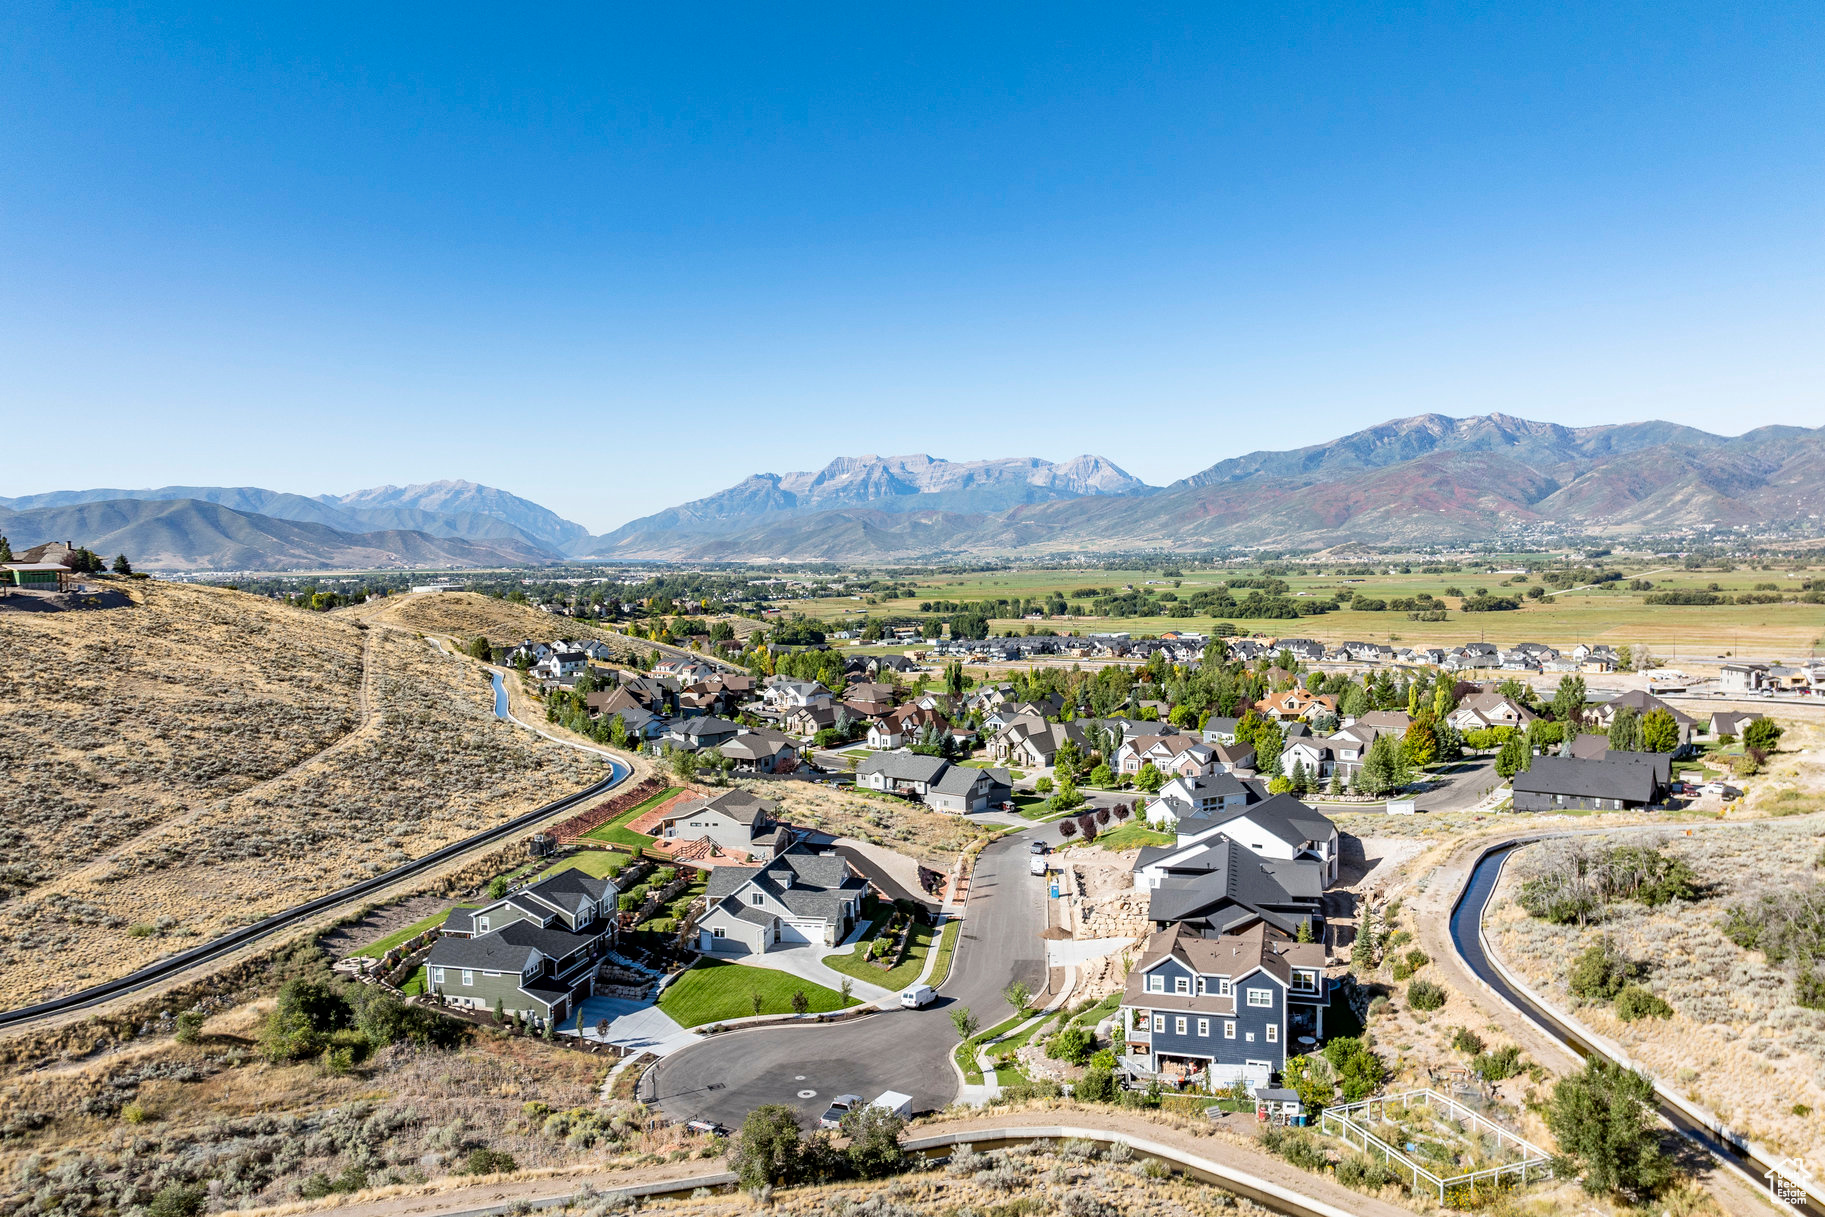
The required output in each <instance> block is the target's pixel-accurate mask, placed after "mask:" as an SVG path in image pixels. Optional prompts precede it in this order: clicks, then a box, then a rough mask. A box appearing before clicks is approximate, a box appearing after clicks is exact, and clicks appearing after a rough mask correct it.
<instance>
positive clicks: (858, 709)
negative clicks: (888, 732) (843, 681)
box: [843, 680, 894, 718]
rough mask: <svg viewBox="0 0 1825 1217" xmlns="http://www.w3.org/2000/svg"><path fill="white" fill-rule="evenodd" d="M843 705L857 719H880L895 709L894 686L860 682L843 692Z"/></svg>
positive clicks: (866, 681) (865, 681)
mask: <svg viewBox="0 0 1825 1217" xmlns="http://www.w3.org/2000/svg"><path fill="white" fill-rule="evenodd" d="M843 704H844V705H845V706H848V707H849V709H850V712H851V713H853V714H854V715H855V716H856V717H857V718H879V717H880V716H881V715H883V714H886V713H888V712H889V711H891V710H892V709H893V708H894V696H893V686H892V685H880V684H875V683H874V682H873V681H868V680H858V681H856V682H855V683H854V684H852V685H850V686H849V687H848V688H847V689H845V690H844V691H843Z"/></svg>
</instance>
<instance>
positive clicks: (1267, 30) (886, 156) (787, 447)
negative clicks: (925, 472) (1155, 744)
mask: <svg viewBox="0 0 1825 1217" xmlns="http://www.w3.org/2000/svg"><path fill="white" fill-rule="evenodd" d="M123 7H124V6H123ZM214 7H215V11H213V12H212V11H209V9H207V8H205V7H203V6H198V7H196V8H193V9H179V8H177V7H174V6H170V5H163V4H157V3H147V4H143V5H137V6H134V7H133V11H131V12H127V11H118V12H107V11H103V10H102V8H101V6H99V5H87V4H77V5H69V4H60V5H50V4H45V3H40V2H38V0H17V2H15V3H12V4H8V5H6V6H4V7H3V8H0V403H3V409H0V413H4V416H5V427H4V430H3V431H0V435H3V436H4V441H0V442H4V444H5V446H6V448H7V449H8V450H9V455H11V457H12V459H9V460H8V461H7V463H6V464H7V474H6V475H5V477H4V479H0V494H25V493H33V492H38V491H43V490H50V489H60V488H74V487H79V486H93V485H128V486H152V485H160V484H165V483H172V482H180V483H208V484H237V485H263V486H269V487H272V488H275V489H282V490H293V491H300V492H306V493H316V492H320V491H344V490H351V489H355V488H357V487H361V486H367V485H373V484H377V483H381V482H399V483H404V482H408V481H423V480H430V479H434V478H439V477H466V478H471V479H474V480H476V481H482V482H487V483H490V484H493V485H498V486H502V487H504V488H506V489H509V490H512V491H514V492H516V493H519V494H523V495H526V496H527V497H530V498H533V499H536V500H539V501H541V502H544V503H546V504H548V505H549V506H551V507H553V508H555V509H557V510H559V511H561V512H563V513H565V514H567V515H569V516H571V517H573V518H575V519H577V520H579V521H580V522H582V523H584V524H586V525H588V526H590V527H591V528H593V529H606V528H608V527H611V526H613V525H615V524H618V523H620V522H622V521H624V520H626V519H628V518H630V517H632V516H635V515H639V514H643V513H644V512H646V511H648V510H652V509H655V508H657V507H661V506H666V505H670V504H672V503H675V502H678V501H680V500H682V499H685V498H689V497H695V496H697V495H700V494H704V493H708V492H710V491H713V490H716V489H718V488H720V487H722V486H724V485H727V484H729V483H731V482H733V481H735V480H737V479H738V478H739V477H741V476H743V475H745V474H748V473H750V472H755V471H759V470H766V469H770V470H776V471H784V470H786V469H793V468H807V467H816V466H819V465H821V464H823V463H824V462H825V461H827V460H828V459H829V458H831V457H832V456H836V455H840V454H855V453H862V452H882V453H887V452H908V451H927V452H931V453H933V454H934V455H938V456H946V457H951V458H954V459H961V458H974V457H984V456H1012V455H1035V456H1043V457H1049V458H1065V457H1069V456H1073V455H1076V454H1077V453H1079V452H1082V451H1093V452H1098V453H1101V454H1103V455H1106V456H1108V457H1110V458H1111V459H1113V460H1115V461H1116V462H1117V463H1119V464H1121V465H1123V466H1124V467H1126V468H1127V469H1129V470H1130V471H1131V472H1133V473H1135V474H1137V475H1139V476H1141V477H1144V478H1146V479H1147V480H1149V481H1152V482H1155V483H1164V482H1167V481H1171V480H1173V479H1175V478H1178V477H1181V476H1184V475H1186V474H1189V473H1192V472H1194V471H1196V470H1198V469H1201V468H1203V467H1204V466H1206V465H1208V464H1210V463H1212V462H1214V461H1216V460H1218V459H1220V458H1222V457H1224V456H1229V455H1234V454H1236V453H1238V452H1242V451H1246V450H1249V449H1252V448H1257V447H1290V446H1295V445H1297V444H1301V443H1306V442H1312V441H1316V440H1322V439H1327V438H1331V437H1333V436H1335V435H1338V434H1342V433H1344V432H1347V431H1350V430H1353V429H1355V428H1357V427H1358V426H1361V425H1365V424H1369V423H1373V422H1378V421H1382V420H1384V419H1386V418H1391V417H1397V416H1401V415H1406V414H1412V413H1418V412H1421V411H1427V410H1437V411H1441V412H1445V413H1450V414H1459V415H1462V414H1474V413H1482V412H1486V411H1490V410H1501V411H1506V412H1509V413H1514V414H1520V415H1525V416H1529V417H1535V418H1545V419H1551V420H1555V421H1562V422H1567V423H1594V422H1610V421H1626V420H1631V419H1640V418H1651V417H1664V418H1670V419H1675V420H1679V421H1684V422H1689V423H1692V424H1695V425H1699V426H1705V427H1708V428H1710V429H1712V430H1717V431H1724V432H1738V431H1742V430H1745V429H1747V428H1749V427H1752V426H1756V425H1760V424H1762V423H1770V422H1786V423H1801V424H1806V425H1813V426H1816V425H1819V424H1820V423H1822V422H1825V391H1822V388H1825V341H1822V336H1825V256H1822V255H1825V191H1822V190H1821V186H1822V185H1825V180H1822V179H1825V158H1822V153H1825V68H1822V67H1821V64H1822V63H1825V56H1821V54H1820V47H1821V46H1825V9H1822V8H1821V7H1820V6H1819V5H1818V4H1817V3H1814V2H1810V0H1809V2H1807V3H1792V4H1786V3H1769V4H1760V5H1745V6H1720V5H1717V4H1714V3H1701V4H1688V5H1681V4H1673V3H1666V2H1664V0H1661V2H1655V3H1649V4H1640V5H1569V4H1568V5H1562V6H1557V7H1558V8H1559V9H1560V10H1562V11H1560V12H1558V13H1546V14H1542V13H1540V12H1538V11H1535V12H1531V13H1530V12H1523V11H1522V10H1527V9H1531V10H1539V9H1541V8H1542V7H1545V6H1539V5H1515V4H1489V3H1483V4H1477V5H1461V6H1451V5H1435V4H1402V5H1365V4H1337V5H1300V4H1275V5H1216V4H1196V5H1185V6H1182V7H1180V8H1177V9H1167V8H1145V9H1141V8H1138V7H1136V6H1126V5H1123V6H1110V5H1058V4H1046V5H1040V4H1032V5H1023V6H984V5H980V4H970V5H955V6H944V5H894V6H877V5H853V4H845V5H829V6H823V7H813V6H809V5H770V6H769V5H736V4H726V5H720V6H717V5H699V6H676V5H669V6H659V5H648V6H620V7H619V8H613V9H611V8H609V7H608V6H601V5H590V6H578V7H576V8H574V9H569V10H563V9H558V8H554V7H552V6H500V5H496V6H489V7H488V8H469V7H465V6H460V5H453V4H437V5H425V6H421V7H408V6H405V5H393V4H362V5H354V4H333V3H326V4H308V5H291V6H276V5H263V4H239V5H229V4H222V5H218V6H214ZM281 8H283V11H280V10H281ZM637 9H645V10H660V9H665V10H669V11H667V12H665V13H663V14H661V15H654V14H653V12H652V11H645V12H643V11H637ZM687 10H688V11H687ZM22 452H24V453H30V454H31V456H32V458H33V459H20V457H19V454H20V453H22Z"/></svg>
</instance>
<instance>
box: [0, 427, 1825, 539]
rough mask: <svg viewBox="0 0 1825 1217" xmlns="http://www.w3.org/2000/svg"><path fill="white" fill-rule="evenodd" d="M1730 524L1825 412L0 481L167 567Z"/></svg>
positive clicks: (1809, 441) (1804, 523)
mask: <svg viewBox="0 0 1825 1217" xmlns="http://www.w3.org/2000/svg"><path fill="white" fill-rule="evenodd" d="M1736 526H1749V527H1757V526H1770V527H1775V528H1792V529H1794V530H1796V531H1800V532H1810V533H1812V534H1815V535H1816V534H1818V533H1821V532H1825V427H1821V428H1818V429H1815V430H1808V429H1806V428H1803V427H1762V428H1759V429H1757V430H1755V431H1750V432H1748V433H1746V434H1744V435H1739V436H1734V437H1726V436H1718V435H1712V434H1710V433H1708V432H1704V431H1700V430H1697V429H1695V428H1692V427H1685V426H1680V425H1677V424H1673V423H1667V422H1642V423H1629V424H1622V425H1617V426H1600V427H1565V426H1560V425H1558V424H1555V423H1542V422H1534V421H1531V420H1528V419H1523V418H1515V417H1512V416H1508V415H1502V414H1489V415H1481V416H1478V417H1473V418H1461V419H1460V418H1450V417H1447V416H1445V415H1440V414H1422V415H1417V416H1415V417H1412V418H1404V419H1394V420H1391V421H1389V422H1385V423H1381V424H1378V425H1376V426H1373V427H1367V428H1364V429H1363V430H1361V431H1357V432H1355V433H1353V434H1350V435H1346V436H1343V437H1341V438H1339V439H1335V440H1331V441H1328V442H1326V443H1321V444H1311V445H1307V446H1305V447H1302V448H1298V449H1293V450H1290V451H1266V450H1264V451H1258V452H1251V453H1246V454H1244V455H1242V456H1237V457H1231V458H1227V459H1225V460H1222V461H1218V462H1216V463H1215V464H1213V465H1210V466H1209V467H1207V468H1205V469H1203V470H1202V471H1200V472H1198V473H1195V474H1192V475H1191V476H1189V477H1186V478H1183V479H1181V480H1179V481H1177V482H1174V483H1173V484H1172V485H1170V486H1167V487H1165V488H1163V489H1160V488H1156V487H1152V486H1149V485H1147V484H1146V483H1144V482H1142V481H1140V480H1139V479H1137V478H1135V477H1133V476H1131V475H1130V474H1128V473H1126V472H1125V471H1123V470H1122V469H1120V468H1119V467H1118V466H1116V465H1114V464H1113V463H1111V462H1109V461H1108V460H1106V459H1104V458H1102V457H1097V456H1081V457H1078V458H1076V459H1075V460H1071V461H1064V462H1059V463H1051V462H1047V461H1043V460H1038V459H1036V458H1012V459H1004V460H982V461H946V460H940V459H937V458H935V457H931V456H927V455H923V454H918V455H912V456H889V457H881V456H857V457H842V458H838V459H837V460H833V461H831V462H830V463H829V464H827V465H825V466H824V467H823V468H822V469H818V470H808V471H801V472H794V473H786V474H775V473H764V474H755V475H753V476H751V477H748V478H745V479H743V480H742V481H741V482H738V483H737V484H736V485H734V486H731V487H729V488H728V489H726V490H723V491H719V492H718V493H716V494H713V495H710V496H707V497H705V498H701V499H696V500H693V501H691V502H688V503H683V504H680V505H678V506H676V507H670V508H667V509H665V510H663V511H659V512H655V513H653V514H651V515H648V516H644V517H642V518H640V519H638V520H634V521H632V522H630V523H628V524H625V525H623V526H622V527H620V528H618V529H615V530H614V531H613V532H610V533H607V534H605V535H603V536H599V537H592V536H591V535H589V533H588V531H587V530H586V529H584V528H583V527H582V526H581V525H579V524H576V523H574V522H572V521H569V520H565V519H563V518H562V517H560V516H558V515H557V514H556V513H554V512H551V511H549V510H547V509H546V508H544V507H541V506H539V505H538V504H536V503H533V502H530V501H528V500H526V499H522V498H519V497H518V496H515V495H512V494H509V493H507V492H505V491H502V490H497V489H494V488H492V487H488V486H481V485H477V484H476V483H473V482H460V481H444V482H430V483H424V484H420V485H414V486H406V487H394V486H383V487H377V488H374V489H371V490H361V491H355V492H353V493H350V494H344V495H317V496H304V495H296V494H286V493H283V492H277V491H270V490H262V489H259V488H257V487H184V486H167V487H163V488H160V489H157V490H91V491H59V492H55V493H52V494H43V495H31V496H26V497H24V498H17V499H0V531H4V532H6V533H8V534H9V536H10V537H11V539H12V542H13V544H14V546H15V548H22V547H24V546H27V545H32V544H36V543H38V542H40V541H47V540H72V541H75V542H77V543H79V544H87V545H90V546H91V547H92V548H95V549H97V550H98V551H99V550H106V551H107V552H109V553H114V552H125V553H127V554H128V555H129V556H130V557H132V558H133V559H134V561H135V562H136V563H137V564H139V565H141V566H146V567H148V568H165V569H260V570H280V569H306V568H322V567H327V566H346V567H361V566H388V565H405V566H410V565H448V566H475V565H516V564H536V563H544V562H552V561H557V560H561V559H562V558H565V557H577V558H588V557H602V558H610V559H658V560H675V561H756V562H767V561H832V562H845V561H901V560H907V559H932V558H945V557H963V556H977V555H979V556H991V555H1006V554H1042V553H1096V552H1104V553H1107V552H1114V551H1132V550H1165V551H1174V550H1178V551H1185V550H1206V549H1213V548H1224V547H1232V546H1275V547H1279V546H1286V547H1301V548H1306V547H1311V548H1325V547H1329V546H1333V545H1338V544H1345V543H1363V544H1372V545H1386V544H1396V545H1402V544H1425V543H1435V542H1437V543H1454V542H1468V541H1477V540H1484V539H1489V538H1494V537H1497V536H1502V535H1510V534H1513V533H1514V532H1515V531H1516V530H1545V531H1547V532H1557V533H1561V534H1564V535H1573V536H1576V535H1583V536H1591V537H1619V538H1620V537H1627V536H1629V535H1631V534H1639V533H1672V532H1678V531H1680V530H1691V529H1697V528H1703V527H1736Z"/></svg>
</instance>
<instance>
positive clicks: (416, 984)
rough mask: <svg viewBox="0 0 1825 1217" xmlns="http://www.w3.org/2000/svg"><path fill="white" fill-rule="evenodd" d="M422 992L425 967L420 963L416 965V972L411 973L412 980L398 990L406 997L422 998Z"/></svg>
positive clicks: (423, 989)
mask: <svg viewBox="0 0 1825 1217" xmlns="http://www.w3.org/2000/svg"><path fill="white" fill-rule="evenodd" d="M424 991H425V965H423V964H422V963H421V964H419V965H418V971H416V972H414V973H412V978H411V979H410V980H408V981H406V983H405V985H404V986H403V987H402V988H401V989H400V992H402V993H404V994H405V995H406V996H407V997H422V996H423V995H424Z"/></svg>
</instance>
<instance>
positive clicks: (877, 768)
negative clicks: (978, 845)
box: [855, 749, 1013, 815]
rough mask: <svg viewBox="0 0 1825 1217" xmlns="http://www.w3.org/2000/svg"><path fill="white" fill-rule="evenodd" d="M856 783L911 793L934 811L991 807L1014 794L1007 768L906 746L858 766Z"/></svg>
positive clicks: (868, 786)
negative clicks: (958, 761) (961, 761)
mask: <svg viewBox="0 0 1825 1217" xmlns="http://www.w3.org/2000/svg"><path fill="white" fill-rule="evenodd" d="M855 780H856V785H858V786H860V787H862V788H863V789H865V790H879V791H883V792H886V793H889V794H903V795H910V796H911V797H913V798H916V799H919V800H921V801H922V802H924V804H925V805H926V806H927V807H930V808H931V809H932V810H933V811H948V812H954V813H956V814H959V815H968V814H969V813H971V812H976V811H987V810H989V809H990V808H991V807H995V806H999V805H1000V804H1001V803H1004V802H1006V801H1007V800H1008V799H1009V798H1010V797H1011V796H1012V794H1013V780H1012V778H1011V777H1010V776H1009V775H1008V772H1007V770H1005V769H977V768H975V767H974V766H971V765H953V764H951V763H950V762H949V761H947V760H945V759H944V758H942V757H937V756H923V755H921V754H919V753H917V752H908V751H906V750H904V749H900V750H896V751H893V752H877V753H875V754H874V755H873V756H871V757H869V758H868V759H867V760H865V761H863V762H862V764H861V766H860V767H859V768H857V770H856V779H855Z"/></svg>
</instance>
